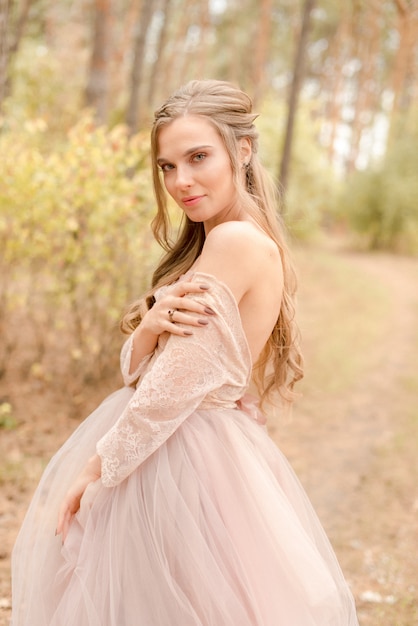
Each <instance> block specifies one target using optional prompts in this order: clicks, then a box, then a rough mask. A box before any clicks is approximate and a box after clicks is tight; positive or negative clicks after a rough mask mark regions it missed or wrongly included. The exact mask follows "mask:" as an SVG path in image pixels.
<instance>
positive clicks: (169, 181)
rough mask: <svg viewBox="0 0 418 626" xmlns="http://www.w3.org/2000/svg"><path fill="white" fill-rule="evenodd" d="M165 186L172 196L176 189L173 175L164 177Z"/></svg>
mask: <svg viewBox="0 0 418 626" xmlns="http://www.w3.org/2000/svg"><path fill="white" fill-rule="evenodd" d="M163 187H164V188H165V190H166V192H167V193H168V194H169V195H170V196H172V195H173V191H174V185H173V179H172V176H170V175H169V174H168V175H167V176H164V177H163Z"/></svg>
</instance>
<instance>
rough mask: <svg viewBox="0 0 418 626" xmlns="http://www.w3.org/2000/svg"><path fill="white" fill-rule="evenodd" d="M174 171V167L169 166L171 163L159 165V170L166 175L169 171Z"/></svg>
mask: <svg viewBox="0 0 418 626" xmlns="http://www.w3.org/2000/svg"><path fill="white" fill-rule="evenodd" d="M172 169H174V165H171V163H162V164H161V165H160V170H161V171H162V172H163V173H164V174H166V173H167V172H169V171H170V170H172Z"/></svg>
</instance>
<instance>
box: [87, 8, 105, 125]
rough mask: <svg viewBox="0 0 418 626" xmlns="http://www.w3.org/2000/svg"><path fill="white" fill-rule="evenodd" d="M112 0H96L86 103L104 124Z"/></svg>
mask: <svg viewBox="0 0 418 626" xmlns="http://www.w3.org/2000/svg"><path fill="white" fill-rule="evenodd" d="M110 19H111V15H110V0H95V15H94V33H93V47H92V54H91V60H90V71H89V76H88V81H87V87H86V93H85V101H86V104H87V106H89V107H92V108H93V109H94V110H95V114H96V119H97V121H98V122H99V123H101V124H104V123H105V122H106V121H107V115H108V96H109V77H108V60H109V38H110Z"/></svg>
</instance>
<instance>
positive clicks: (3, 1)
mask: <svg viewBox="0 0 418 626" xmlns="http://www.w3.org/2000/svg"><path fill="white" fill-rule="evenodd" d="M33 2H34V0H24V1H23V3H22V8H21V10H20V14H19V17H18V19H17V22H16V25H15V27H14V33H13V36H10V33H11V29H12V28H13V26H12V23H11V17H10V16H11V10H12V7H13V0H0V108H1V105H2V102H3V100H4V99H5V98H6V97H7V96H8V95H9V94H10V91H11V76H10V64H11V62H12V60H13V57H14V56H15V55H16V54H17V52H18V51H19V47H20V44H21V41H22V37H23V34H24V32H25V28H26V24H27V21H28V17H29V10H30V8H31V6H32V4H33Z"/></svg>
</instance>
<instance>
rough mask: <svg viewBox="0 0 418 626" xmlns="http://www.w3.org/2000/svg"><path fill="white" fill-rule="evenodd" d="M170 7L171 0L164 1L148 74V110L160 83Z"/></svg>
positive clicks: (152, 103)
mask: <svg viewBox="0 0 418 626" xmlns="http://www.w3.org/2000/svg"><path fill="white" fill-rule="evenodd" d="M171 7H172V0H164V3H163V6H162V9H161V10H162V13H163V15H164V17H163V23H162V25H161V30H160V33H159V37H158V44H157V53H156V57H155V61H154V64H153V68H152V71H151V74H150V79H149V85H148V97H147V102H148V106H149V107H150V108H151V107H153V106H154V102H155V93H156V90H157V84H158V82H159V81H161V76H160V73H161V68H162V61H163V56H164V50H165V47H166V43H167V40H168V35H169V32H170V29H169V21H170V17H171V11H170V10H171Z"/></svg>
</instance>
